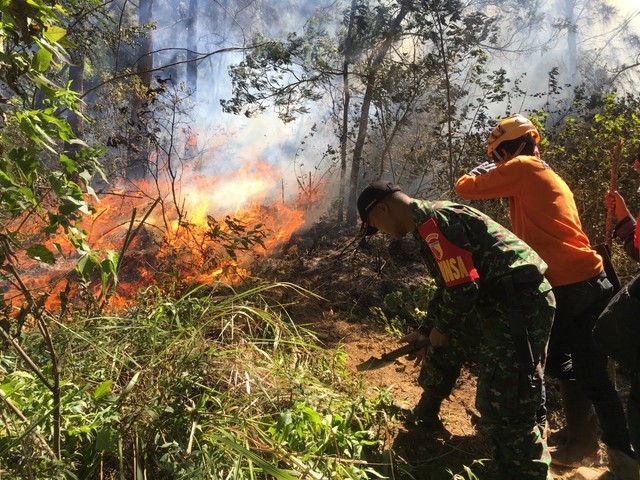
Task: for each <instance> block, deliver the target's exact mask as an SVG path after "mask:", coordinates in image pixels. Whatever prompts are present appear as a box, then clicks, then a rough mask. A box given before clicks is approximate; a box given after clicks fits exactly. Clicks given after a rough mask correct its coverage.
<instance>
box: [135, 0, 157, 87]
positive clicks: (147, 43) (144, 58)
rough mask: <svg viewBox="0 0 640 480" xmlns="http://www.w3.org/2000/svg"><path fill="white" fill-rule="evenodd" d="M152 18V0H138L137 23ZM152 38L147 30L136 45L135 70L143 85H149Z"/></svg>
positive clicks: (151, 62)
mask: <svg viewBox="0 0 640 480" xmlns="http://www.w3.org/2000/svg"><path fill="white" fill-rule="evenodd" d="M152 19H153V0H140V3H139V7H138V23H139V24H140V25H142V24H147V23H150V22H151V21H152ZM152 51H153V38H152V37H151V32H148V34H147V36H145V37H144V38H143V39H142V40H141V41H140V45H139V47H138V58H139V60H138V64H137V69H136V72H137V74H138V77H140V82H141V83H142V85H144V86H145V87H147V88H149V87H151V74H152V70H153V54H152Z"/></svg>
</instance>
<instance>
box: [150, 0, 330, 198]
mask: <svg viewBox="0 0 640 480" xmlns="http://www.w3.org/2000/svg"><path fill="white" fill-rule="evenodd" d="M332 5H335V2H333V1H329V2H327V1H320V0H318V1H305V2H299V1H295V0H292V1H286V0H280V1H273V0H272V1H245V2H214V3H209V2H204V1H203V0H200V2H199V7H200V10H201V12H199V13H198V15H197V18H196V21H195V27H194V30H195V32H197V39H194V38H191V37H189V35H188V33H187V32H186V30H185V28H184V25H186V22H187V16H188V5H187V2H183V3H182V4H181V8H179V9H178V11H177V12H176V11H175V9H172V8H171V6H170V5H169V4H160V5H159V6H158V8H156V9H155V10H154V15H153V16H154V20H155V21H156V22H157V28H156V30H155V31H154V32H153V44H154V50H162V49H176V50H169V51H168V52H169V53H162V54H160V55H158V56H157V58H156V60H155V62H154V66H155V67H158V66H159V65H162V64H167V63H174V62H175V61H179V60H186V50H185V51H181V50H180V49H189V48H191V49H195V50H196V51H197V52H199V53H204V52H211V51H216V50H220V49H223V48H234V47H239V46H240V47H242V46H246V45H249V44H251V39H252V36H253V34H254V33H256V32H259V33H261V34H263V35H264V36H265V37H272V38H284V37H285V36H286V35H287V34H288V33H290V32H293V31H300V30H301V29H302V28H303V26H304V23H305V22H306V21H307V20H308V18H310V17H311V16H312V15H313V13H314V11H315V9H316V8H328V6H329V7H330V6H332ZM161 7H164V8H161ZM242 59H243V54H242V53H241V52H226V53H221V54H216V55H213V56H210V57H208V58H207V59H205V60H204V61H202V62H200V63H199V65H198V79H197V88H196V90H195V94H196V97H195V98H196V99H197V101H196V103H195V105H194V106H193V109H192V110H191V111H190V112H189V119H188V120H185V122H186V123H188V125H189V128H190V129H191V131H192V132H193V133H194V135H195V136H196V139H197V150H198V151H199V152H202V158H201V161H200V165H199V169H198V172H197V173H198V174H199V175H210V176H212V178H218V177H221V178H222V179H224V178H226V179H227V181H228V182H230V181H231V179H233V180H234V182H235V183H234V184H229V185H228V186H225V187H221V189H222V191H224V193H221V192H220V191H218V192H216V194H215V199H212V203H215V204H216V205H217V206H218V207H219V208H224V209H231V210H235V209H238V208H242V207H243V206H246V205H247V204H249V203H250V202H251V200H252V199H254V198H256V199H259V200H262V197H261V195H262V193H261V192H260V191H259V189H258V188H255V187H256V185H255V184H253V187H254V188H252V186H251V185H252V184H251V181H248V183H247V182H245V183H243V182H241V181H240V179H239V177H238V175H236V174H237V173H238V172H239V171H240V170H241V169H243V168H245V166H246V165H247V164H252V163H254V162H267V163H268V164H269V165H270V166H271V168H272V171H271V172H270V177H269V178H263V179H262V182H263V186H264V187H265V188H267V189H268V190H270V191H271V192H273V197H274V198H278V199H280V200H282V199H283V198H284V199H285V200H288V201H293V200H294V199H295V197H296V196H297V194H298V193H299V186H298V180H299V179H298V178H296V174H295V172H294V167H295V162H296V160H298V162H299V161H300V158H299V157H298V158H297V157H296V155H299V154H300V144H301V140H302V139H303V137H304V136H305V135H308V133H309V128H310V126H311V125H312V124H313V121H314V118H313V115H310V116H307V117H301V118H298V119H297V120H295V121H293V122H291V123H289V124H284V123H283V122H282V121H281V120H280V119H278V118H277V116H276V114H275V113H273V112H271V111H266V112H264V113H263V114H261V115H257V116H255V117H253V118H247V117H245V116H244V115H232V114H227V113H223V111H222V107H221V105H220V100H221V99H227V98H230V96H231V94H232V90H231V80H230V77H229V75H228V67H229V66H230V65H232V64H235V63H238V62H240V61H241V60H242ZM158 77H161V78H163V79H166V78H169V77H170V78H171V80H172V82H173V84H179V83H180V82H186V81H187V78H186V66H185V65H179V66H177V67H172V68H170V69H167V70H165V71H163V72H159V73H158ZM187 87H188V88H191V87H192V86H191V85H187ZM327 142H328V140H327V139H325V140H324V141H323V142H322V143H321V145H326V144H327ZM310 148H311V149H312V148H313V147H311V146H310ZM305 163H306V164H308V165H309V166H311V165H313V164H314V160H309V159H306V160H305ZM245 173H246V174H249V173H250V172H249V171H246V170H245ZM183 174H185V175H189V172H188V171H186V170H185V171H184V172H183ZM267 183H270V184H271V185H269V184H267ZM182 186H183V192H184V193H185V194H189V193H191V192H190V189H193V188H194V184H193V183H192V182H189V179H188V178H185V179H183V181H182ZM209 193H210V192H198V193H195V195H196V196H198V197H200V198H204V197H205V195H204V194H209Z"/></svg>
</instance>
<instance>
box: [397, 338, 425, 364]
mask: <svg viewBox="0 0 640 480" xmlns="http://www.w3.org/2000/svg"><path fill="white" fill-rule="evenodd" d="M426 338H427V336H426V335H423V334H422V333H420V331H419V330H414V331H413V332H411V333H410V334H408V335H405V336H404V337H402V338H401V339H400V341H401V342H402V343H415V342H418V341H420V340H425V339H426ZM407 358H408V359H409V360H414V362H413V366H414V367H417V366H418V365H421V364H423V363H425V362H426V358H427V348H426V347H424V348H421V349H420V350H416V351H415V352H413V353H410V354H409V355H407Z"/></svg>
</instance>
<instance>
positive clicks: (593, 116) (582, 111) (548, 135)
mask: <svg viewBox="0 0 640 480" xmlns="http://www.w3.org/2000/svg"><path fill="white" fill-rule="evenodd" d="M578 94H580V92H578ZM639 108H640V98H638V97H636V96H633V95H626V96H623V97H619V96H616V95H607V96H604V97H602V98H598V97H594V96H592V97H589V98H583V97H581V96H578V97H577V98H576V100H575V101H574V111H573V112H572V115H571V116H570V117H568V118H567V119H566V120H565V121H563V122H561V123H559V124H557V125H553V126H552V127H550V128H549V129H547V130H544V129H542V131H541V134H542V136H543V143H542V145H541V153H542V158H543V159H544V160H545V161H546V162H547V163H549V164H550V165H551V166H552V168H554V170H556V171H557V172H558V173H559V174H560V176H562V178H563V179H564V180H565V181H566V182H567V184H568V185H569V187H570V188H571V189H572V191H573V194H574V197H575V199H576V204H577V205H578V208H579V211H580V212H579V213H580V218H581V220H582V224H583V227H584V229H585V231H586V233H587V234H588V236H589V238H590V239H591V240H592V242H593V243H600V242H603V241H604V240H605V238H604V233H605V217H606V210H605V208H604V206H603V198H604V195H605V193H606V192H607V190H608V189H609V185H610V180H611V177H610V173H611V161H612V153H613V151H614V149H615V147H616V144H617V143H618V141H619V140H623V141H624V144H623V149H622V154H621V158H620V161H619V167H618V171H617V184H616V188H617V190H618V191H619V192H620V193H621V194H622V195H623V196H624V197H625V198H626V199H628V200H629V203H630V205H629V207H630V208H631V209H635V211H637V207H638V204H637V202H638V198H637V194H636V190H637V185H638V180H639V179H638V176H637V174H635V173H634V172H633V169H632V165H631V163H630V162H629V159H630V158H631V157H632V156H633V155H634V154H635V153H636V152H637V151H638V148H640V142H639V141H638V139H639V138H640V116H639V115H638V113H637V112H638V109H639ZM534 118H537V119H539V120H540V121H544V119H545V114H544V113H543V112H539V113H538V115H537V116H534ZM540 125H542V123H541V122H540Z"/></svg>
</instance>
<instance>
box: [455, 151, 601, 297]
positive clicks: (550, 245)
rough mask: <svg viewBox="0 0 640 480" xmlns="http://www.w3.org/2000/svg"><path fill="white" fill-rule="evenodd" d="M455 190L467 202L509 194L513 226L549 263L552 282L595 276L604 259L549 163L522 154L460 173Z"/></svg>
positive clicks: (559, 282)
mask: <svg viewBox="0 0 640 480" xmlns="http://www.w3.org/2000/svg"><path fill="white" fill-rule="evenodd" d="M456 192H457V193H458V195H460V197H462V198H464V199H467V200H478V199H483V198H485V199H486V198H505V197H508V198H509V204H510V213H511V228H512V229H513V232H514V233H515V234H516V235H517V236H518V237H520V238H521V239H522V240H524V241H525V242H527V243H528V244H529V245H530V246H531V247H532V248H533V249H534V250H535V251H536V252H537V253H538V255H540V256H541V257H542V259H543V260H544V261H545V262H546V263H547V265H548V267H549V268H548V269H547V272H546V273H545V276H546V277H547V279H548V280H549V282H550V283H551V285H552V286H554V287H555V286H560V285H569V284H571V283H576V282H580V281H583V280H587V279H589V278H592V277H595V276H596V275H598V274H599V273H600V272H601V271H602V269H603V264H602V258H601V257H600V256H599V255H598V254H597V253H596V252H595V251H594V250H593V249H592V248H591V244H590V242H589V238H587V236H586V234H585V233H584V232H583V231H582V224H581V223H580V217H579V216H578V209H577V208H576V204H575V201H574V199H573V193H572V192H571V190H570V189H569V187H568V186H567V184H566V183H565V182H564V180H562V179H561V178H560V177H559V176H558V175H557V174H556V173H555V172H554V171H553V170H552V169H551V168H550V167H549V166H548V165H547V164H545V163H544V162H542V161H541V160H539V159H538V158H536V157H533V156H528V155H521V156H518V157H515V158H513V159H511V160H509V161H508V162H505V163H500V164H498V166H497V167H496V168H495V169H493V170H490V171H489V172H487V173H484V174H482V175H477V176H471V175H463V176H462V177H460V178H459V179H458V182H457V183H456Z"/></svg>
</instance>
